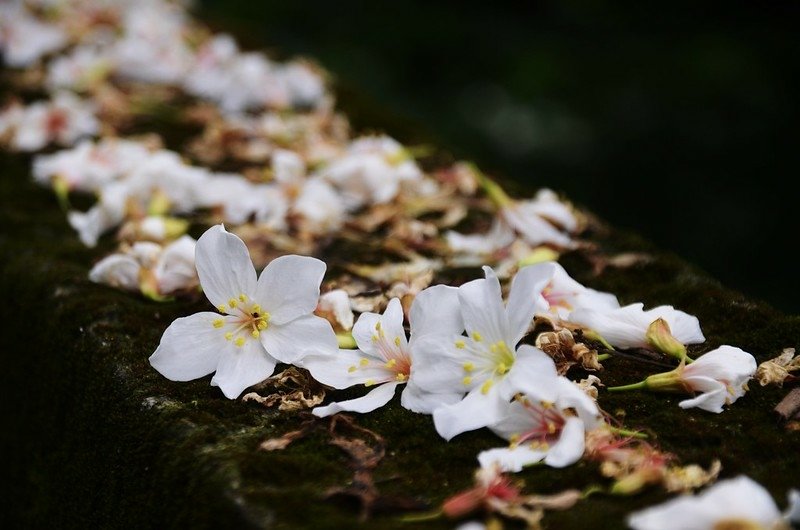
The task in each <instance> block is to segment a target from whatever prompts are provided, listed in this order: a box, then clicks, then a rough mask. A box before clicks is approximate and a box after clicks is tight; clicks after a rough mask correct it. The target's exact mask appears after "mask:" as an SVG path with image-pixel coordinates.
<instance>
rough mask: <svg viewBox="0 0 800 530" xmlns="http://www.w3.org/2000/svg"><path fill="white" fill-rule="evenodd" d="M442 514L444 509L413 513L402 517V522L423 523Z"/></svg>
mask: <svg viewBox="0 0 800 530" xmlns="http://www.w3.org/2000/svg"><path fill="white" fill-rule="evenodd" d="M441 516H442V510H435V511H432V512H422V513H412V514H410V515H404V516H403V517H401V518H400V522H401V523H421V522H423V521H433V520H435V519H438V518H440V517H441Z"/></svg>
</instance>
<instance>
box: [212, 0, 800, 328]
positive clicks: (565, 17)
mask: <svg viewBox="0 0 800 530" xmlns="http://www.w3.org/2000/svg"><path fill="white" fill-rule="evenodd" d="M604 4H605V3H604V2H574V1H561V2H557V1H550V2H536V3H530V2H508V3H506V2H492V3H489V2H481V3H475V4H469V3H466V2H452V3H442V2H424V1H417V0H414V1H403V2H383V1H374V2H354V1H347V0H340V1H329V2H324V3H323V2H307V1H299V0H293V1H282V2H256V1H253V0H201V1H199V8H200V9H199V13H200V14H201V16H203V18H204V19H205V20H206V21H207V22H208V23H210V24H212V26H214V27H215V29H218V30H219V29H228V30H234V31H236V32H237V37H239V39H240V41H241V42H242V43H243V44H244V45H245V46H253V47H260V48H264V47H266V48H268V49H269V48H274V49H276V50H279V51H280V53H282V54H284V55H287V54H288V55H293V54H307V55H310V56H312V57H314V58H316V59H317V60H318V61H319V62H320V63H321V64H322V65H323V66H325V67H326V68H327V69H328V70H330V71H332V72H333V73H334V75H335V76H336V77H337V78H338V79H339V80H340V81H341V83H342V85H345V86H349V87H355V89H356V90H357V91H358V93H359V97H362V98H365V99H366V100H368V102H369V103H370V104H371V105H373V106H374V107H375V108H382V109H385V110H386V111H388V112H390V113H392V114H394V115H397V116H401V117H403V118H404V119H405V120H406V124H409V123H410V124H411V125H412V127H411V128H412V129H413V128H417V130H418V131H419V133H418V136H416V138H400V139H401V140H404V141H410V140H417V139H432V140H433V141H435V142H436V143H437V144H438V145H440V146H442V147H444V148H446V149H448V150H450V151H451V152H453V153H454V154H456V155H457V156H459V157H464V158H468V159H472V160H475V161H476V162H478V163H479V164H480V165H481V166H482V167H483V168H485V169H486V170H488V171H489V172H494V173H496V174H500V175H503V176H505V177H508V178H511V179H515V180H517V181H520V182H524V183H525V185H529V186H548V187H551V188H553V189H555V190H557V191H561V192H564V193H565V194H566V195H567V196H568V197H570V198H571V199H572V200H574V201H576V202H578V203H581V204H583V205H585V206H587V207H588V208H589V209H591V210H593V211H594V212H595V213H597V214H599V215H600V216H601V217H603V218H605V219H606V220H608V221H609V222H611V223H612V224H614V225H616V226H618V227H623V228H629V229H633V230H635V231H637V232H639V233H641V234H642V235H644V236H645V237H647V238H649V239H651V240H653V241H654V242H656V243H657V244H658V245H660V246H661V247H663V248H665V249H668V250H672V251H675V252H677V253H678V254H680V255H682V256H683V257H685V258H686V259H688V260H689V261H692V262H694V263H695V264H697V265H699V266H701V267H702V268H704V269H705V270H706V271H708V272H709V273H711V274H712V275H713V276H715V277H717V278H718V279H720V280H721V281H723V282H724V283H725V284H727V285H729V286H731V287H734V288H736V289H738V290H741V291H743V292H745V293H746V294H748V295H750V296H753V297H757V298H761V299H764V300H766V301H768V302H770V303H771V304H773V305H774V306H776V307H778V308H780V309H783V310H784V311H787V312H791V313H800V300H798V298H797V296H796V295H797V289H796V283H795V281H794V278H795V271H796V270H797V264H796V262H795V261H794V260H793V259H792V258H791V257H790V255H791V254H793V252H790V251H792V250H793V249H794V246H795V245H796V242H797V240H796V234H797V227H798V221H797V217H796V215H795V213H796V210H797V206H796V202H797V196H796V195H795V193H794V192H793V190H794V189H795V186H794V185H793V179H794V178H796V177H797V169H798V162H800V155H798V138H799V137H798V117H799V116H798V105H797V94H798V88H800V86H799V85H800V83H798V79H800V76H799V75H798V69H799V66H798V65H799V64H800V62H799V59H800V38H798V28H799V27H800V24H798V23H799V22H800V16H798V15H800V4H798V3H787V4H786V5H784V4H776V3H769V2H744V1H743V2H736V1H729V2H719V3H714V2H711V3H707V2H692V3H685V4H683V3H680V2H677V3H676V2H659V3H658V4H656V3H647V2H644V3H641V2H615V3H613V6H611V5H610V4H611V2H608V4H609V5H604ZM389 132H392V131H391V130H390V131H389Z"/></svg>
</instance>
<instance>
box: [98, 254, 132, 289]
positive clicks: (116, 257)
mask: <svg viewBox="0 0 800 530" xmlns="http://www.w3.org/2000/svg"><path fill="white" fill-rule="evenodd" d="M140 269H141V266H140V265H139V262H138V261H136V260H135V259H134V258H133V257H131V256H128V255H125V254H112V255H110V256H106V257H105V258H103V259H101V260H100V261H98V262H97V263H96V264H95V266H94V267H92V270H91V271H89V280H91V281H93V282H94V283H104V284H106V285H110V286H112V287H117V288H120V289H126V290H128V291H138V290H139V270H140Z"/></svg>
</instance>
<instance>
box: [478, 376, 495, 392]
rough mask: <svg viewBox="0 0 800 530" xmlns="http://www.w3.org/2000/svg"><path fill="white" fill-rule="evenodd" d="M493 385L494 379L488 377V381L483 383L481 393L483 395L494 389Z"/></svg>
mask: <svg viewBox="0 0 800 530" xmlns="http://www.w3.org/2000/svg"><path fill="white" fill-rule="evenodd" d="M493 385H494V381H493V380H492V379H487V380H486V381H484V382H483V384H482V385H481V394H483V395H486V394H488V393H489V390H491V389H492V386H493Z"/></svg>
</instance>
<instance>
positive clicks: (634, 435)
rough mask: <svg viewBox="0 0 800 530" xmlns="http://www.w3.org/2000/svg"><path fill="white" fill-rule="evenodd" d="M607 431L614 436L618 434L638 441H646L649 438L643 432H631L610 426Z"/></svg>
mask: <svg viewBox="0 0 800 530" xmlns="http://www.w3.org/2000/svg"><path fill="white" fill-rule="evenodd" d="M608 430H610V431H611V432H613V433H614V434H619V435H620V436H627V437H629V438H638V439H640V440H647V439H648V438H649V436H648V435H647V434H645V433H643V432H639V431H631V430H628V429H620V428H619V427H612V426H611V425H609V426H608Z"/></svg>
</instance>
